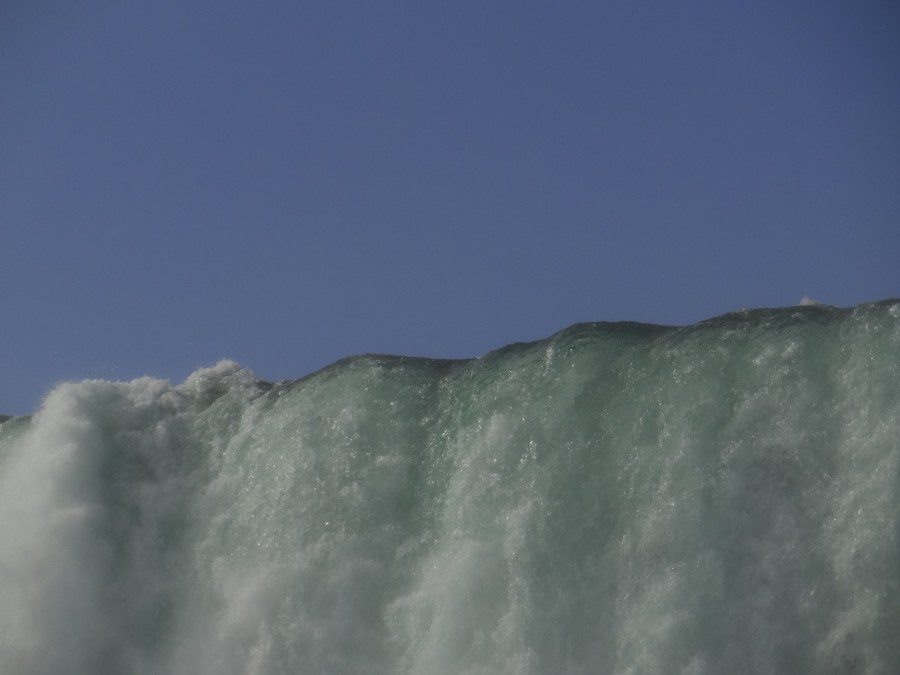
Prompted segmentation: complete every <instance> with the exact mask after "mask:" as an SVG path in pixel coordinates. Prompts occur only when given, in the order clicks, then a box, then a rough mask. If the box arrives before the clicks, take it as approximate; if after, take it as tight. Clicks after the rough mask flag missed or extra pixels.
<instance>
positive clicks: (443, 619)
mask: <svg viewBox="0 0 900 675" xmlns="http://www.w3.org/2000/svg"><path fill="white" fill-rule="evenodd" d="M898 462H900V304H898V303H896V302H886V303H879V304H875V305H866V306H861V307H859V308H856V309H854V310H851V311H842V310H836V309H833V308H828V307H824V306H818V305H809V306H803V307H797V308H792V309H786V310H777V311H754V312H745V313H740V314H735V315H729V316H726V317H720V318H719V319H715V320H711V321H709V322H704V323H701V324H698V325H696V326H692V327H688V328H685V329H666V328H660V327H653V326H640V325H637V324H597V325H581V326H574V327H572V328H570V329H567V330H566V331H563V332H561V333H559V334H558V335H556V336H554V337H552V338H550V339H548V340H545V341H542V342H539V343H534V344H531V345H516V346H511V347H508V348H505V349H503V350H500V351H498V352H495V353H492V354H490V355H488V356H486V357H484V358H482V359H479V360H474V361H461V362H444V361H427V360H421V359H404V358H399V357H360V358H356V359H348V360H346V361H343V362H340V363H338V364H335V366H332V367H331V368H328V369H326V370H324V371H322V372H319V373H317V374H315V375H313V376H310V377H309V378H306V379H304V380H300V381H297V382H292V383H280V384H277V385H270V384H267V383H263V382H260V381H258V380H257V379H256V378H255V377H253V375H252V374H251V373H249V372H248V371H246V370H243V369H241V368H240V367H238V366H237V365H236V364H233V363H230V362H223V363H220V364H218V365H217V366H215V367H214V368H211V369H206V370H201V371H198V372H197V373H195V374H194V375H192V376H191V377H190V378H189V379H188V380H187V381H186V382H185V383H183V384H180V385H172V384H170V383H168V382H164V381H159V380H153V379H141V380H136V381H134V382H130V383H110V382H100V381H92V382H82V383H76V384H67V385H63V386H61V387H59V388H58V389H57V390H55V391H54V392H53V393H51V394H50V395H49V396H48V397H47V399H46V401H45V403H44V405H43V407H42V409H41V410H40V411H39V412H38V413H37V414H36V415H35V416H34V417H33V418H30V419H27V418H18V419H12V420H9V421H7V422H5V423H3V424H2V425H0V673H3V674H4V675H6V674H10V675H26V674H28V675H30V674H42V675H45V674H54V673H59V674H73V675H80V674H84V675H87V674H88V673H90V674H91V675H96V674H102V673H109V674H114V673H115V674H118V673H123V674H128V673H142V674H143V673H148V674H160V675H161V674H163V673H165V674H185V675H188V674H192V675H193V674H206V673H209V674H216V675H219V674H229V673H267V674H268V673H272V674H280V673H310V674H320V673H322V674H324V673H333V674H350V673H360V674H361V673H366V674H382V673H383V674H388V673H391V674H393V673H398V674H399V673H416V674H423V675H442V674H447V675H449V674H461V673H466V674H468V675H475V674H479V675H481V674H484V675H487V674H501V673H502V674H507V673H508V674H514V673H515V674H523V675H524V674H546V675H556V674H563V673H571V674H575V673H578V674H582V673H585V674H586V673H617V674H618V673H621V674H625V673H632V674H638V673H698V674H699V673H709V674H719V673H791V674H794V673H885V674H887V673H895V672H900V638H898V636H900V543H898V534H900V532H898V527H900V511H898V476H900V473H898V472H900V464H898Z"/></svg>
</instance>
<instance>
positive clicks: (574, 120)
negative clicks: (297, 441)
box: [0, 0, 900, 414]
mask: <svg viewBox="0 0 900 675" xmlns="http://www.w3.org/2000/svg"><path fill="white" fill-rule="evenodd" d="M898 34H900V9H898V8H897V6H896V4H895V3H892V2H868V1H865V0H863V1H860V2H846V1H840V2H838V1H834V0H822V1H820V2H781V1H777V0H758V1H757V2H743V1H741V2H738V1H734V0H715V1H707V2H697V1H688V2H679V3H667V2H641V1H638V2H624V1H612V2H598V1H597V0H590V1H573V2H554V3H551V2H531V1H528V0H517V1H515V2H512V1H504V0H498V1H491V0H479V1H478V2H470V1H468V0H457V1H455V2H411V1H404V2H400V1H396V0H385V1H383V2H353V1H347V2H344V1H341V0H327V1H309V2H307V1H302V0H268V1H263V2H256V3H250V2H237V1H236V0H158V1H155V2H147V0H140V1H138V0H117V1H116V2H110V1H109V0H83V1H81V2H77V3H74V2H70V1H64V0H6V1H5V2H4V3H3V4H2V6H0V236H2V239H0V287H2V293H3V295H2V297H3V306H2V320H0V321H2V323H0V413H7V414H25V413H30V412H33V411H35V410H36V409H37V408H38V406H39V404H40V400H41V397H42V396H43V395H44V394H45V393H46V392H47V391H49V390H50V389H51V388H52V387H53V386H54V384H55V383H57V382H59V381H62V380H73V379H74V380H79V379H84V378H103V379H132V378H135V377H139V376H142V375H153V376H158V377H164V378H169V379H173V380H181V379H183V378H184V377H186V375H187V374H188V373H190V372H191V371H192V370H194V369H195V368H197V367H201V366H206V365H209V364H211V363H214V362H215V361H217V360H219V359H221V358H226V357H227V358H232V359H235V360H237V361H239V362H240V363H242V364H244V365H245V366H247V367H248V368H250V369H252V370H253V371H254V372H256V373H257V374H258V375H260V376H261V377H264V378H266V379H270V380H278V379H289V378H296V377H300V376H302V375H305V374H307V373H309V372H312V371H314V370H317V369H319V368H321V367H323V366H325V365H327V364H329V363H331V362H333V361H335V360H337V359H339V358H341V357H344V356H349V355H352V354H358V353H364V352H385V353H395V354H410V355H422V356H435V357H453V358H456V357H469V356H479V355H481V354H483V353H485V352H487V351H489V350H491V349H494V348H497V347H500V346H502V345H504V344H507V343H510V342H516V341H528V340H534V339H538V338H542V337H545V336H547V335H549V334H551V333H553V332H555V331H557V330H559V329H561V328H563V327H565V326H567V325H570V324H572V323H575V322H579V321H619V320H633V321H644V322H653V323H665V324H687V323H694V322H696V321H699V320H702V319H705V318H708V317H711V316H715V315H717V314H721V313H724V312H728V311H731V310H736V309H740V308H745V307H771V306H782V305H791V304H796V303H798V302H799V301H800V300H801V299H802V298H804V297H808V298H813V299H816V300H819V301H821V302H825V303H828V304H834V305H839V306H848V305H854V304H858V303H861V302H866V301H871V300H878V299H884V298H887V297H892V296H898V295H900V123H898V120H900V40H898V39H897V35H898Z"/></svg>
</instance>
